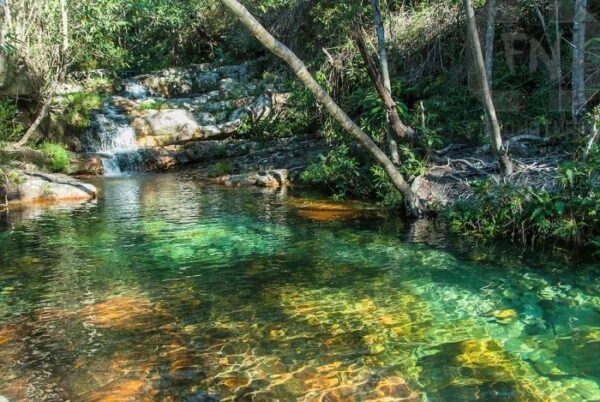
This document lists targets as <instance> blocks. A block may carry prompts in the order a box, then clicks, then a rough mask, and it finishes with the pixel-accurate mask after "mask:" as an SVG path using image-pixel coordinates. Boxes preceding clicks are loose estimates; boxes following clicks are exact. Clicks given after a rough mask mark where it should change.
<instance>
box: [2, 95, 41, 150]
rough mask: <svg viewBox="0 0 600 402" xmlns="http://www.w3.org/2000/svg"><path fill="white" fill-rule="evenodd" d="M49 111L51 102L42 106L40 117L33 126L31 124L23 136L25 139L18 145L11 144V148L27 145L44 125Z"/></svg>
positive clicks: (18, 142) (17, 143)
mask: <svg viewBox="0 0 600 402" xmlns="http://www.w3.org/2000/svg"><path fill="white" fill-rule="evenodd" d="M49 109H50V100H48V101H46V103H44V106H42V110H40V113H39V114H38V117H37V118H36V119H35V121H34V122H33V124H31V126H29V128H28V129H27V131H26V132H25V135H23V137H22V138H21V139H20V140H19V141H17V142H16V143H14V144H11V145H10V147H11V148H20V147H22V146H23V145H25V144H26V143H27V141H29V138H30V137H31V136H32V135H33V133H35V130H37V128H38V127H39V126H40V124H41V123H42V121H43V120H44V118H45V117H46V115H47V114H48V110H49Z"/></svg>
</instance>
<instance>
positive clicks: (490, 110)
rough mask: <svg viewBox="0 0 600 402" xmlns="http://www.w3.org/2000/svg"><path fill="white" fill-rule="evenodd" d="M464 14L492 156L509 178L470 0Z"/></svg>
mask: <svg viewBox="0 0 600 402" xmlns="http://www.w3.org/2000/svg"><path fill="white" fill-rule="evenodd" d="M463 4H464V7H465V12H466V14H467V27H468V36H469V41H470V44H471V51H472V52H473V59H474V64H475V72H476V74H475V75H476V77H477V81H478V82H477V83H478V84H479V88H481V98H482V100H483V104H484V106H485V109H486V115H487V119H488V120H489V129H488V136H489V137H490V142H491V145H492V151H493V152H494V156H495V157H496V159H497V160H498V163H499V164H500V168H501V170H502V173H503V174H504V176H510V175H512V173H513V164H512V161H511V159H510V157H509V156H508V152H507V150H506V148H504V145H503V144H502V135H501V133H500V124H499V123H498V117H497V115H496V108H495V106H494V101H493V100H492V93H491V91H490V86H489V84H488V79H487V74H486V70H485V63H484V60H483V52H482V50H481V42H480V41H479V33H478V32H477V23H476V21H475V11H474V10H473V4H472V2H471V0H463Z"/></svg>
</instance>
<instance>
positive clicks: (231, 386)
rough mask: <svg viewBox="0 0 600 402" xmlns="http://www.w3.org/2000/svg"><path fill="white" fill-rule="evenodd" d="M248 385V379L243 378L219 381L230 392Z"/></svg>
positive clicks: (235, 377) (229, 378) (236, 377)
mask: <svg viewBox="0 0 600 402" xmlns="http://www.w3.org/2000/svg"><path fill="white" fill-rule="evenodd" d="M249 383H250V379H249V378H248V377H245V376H233V377H228V378H225V379H223V380H222V381H221V384H222V385H224V386H225V387H226V388H227V389H228V390H230V391H235V390H237V389H238V388H241V387H245V386H246V385H248V384H249Z"/></svg>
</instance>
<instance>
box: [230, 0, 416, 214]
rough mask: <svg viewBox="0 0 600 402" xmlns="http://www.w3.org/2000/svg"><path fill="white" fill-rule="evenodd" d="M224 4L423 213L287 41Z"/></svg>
mask: <svg viewBox="0 0 600 402" xmlns="http://www.w3.org/2000/svg"><path fill="white" fill-rule="evenodd" d="M221 1H222V3H223V4H224V5H225V6H226V7H227V8H229V9H230V10H231V12H232V13H233V14H234V15H235V16H236V17H237V18H238V19H239V20H240V21H241V22H242V23H243V24H244V25H245V26H246V27H247V28H248V29H249V30H250V32H252V34H253V35H254V36H255V37H256V38H257V39H258V40H259V41H260V42H261V43H262V44H263V45H264V46H265V47H266V48H267V49H269V50H270V51H271V52H273V53H274V54H275V55H276V56H278V57H279V58H281V59H282V60H283V61H285V62H286V63H287V64H288V65H289V66H290V68H291V69H292V71H294V73H295V74H296V76H297V77H298V78H299V79H300V81H302V83H303V84H304V85H305V86H306V87H307V88H308V89H309V90H310V91H311V92H312V93H313V95H314V96H315V98H317V100H318V101H319V102H321V103H322V104H323V106H325V108H326V109H327V111H328V112H329V114H330V115H331V117H333V118H334V119H335V120H336V121H337V122H338V123H339V124H340V125H341V126H342V127H343V128H344V129H345V130H346V131H347V132H348V133H349V134H350V135H351V136H352V137H353V138H355V139H356V140H357V141H358V142H359V143H360V144H361V145H362V146H363V147H364V148H365V149H366V150H367V151H368V152H369V153H370V154H371V156H373V158H375V159H376V160H377V162H378V163H379V164H380V165H381V166H382V167H383V169H384V170H385V171H386V173H387V174H388V176H389V177H390V179H391V181H392V183H393V184H394V186H395V187H396V188H397V189H398V191H400V193H401V194H402V195H403V197H404V199H405V201H406V203H407V206H408V208H409V210H410V212H411V214H412V215H413V216H419V215H420V213H421V205H420V202H419V200H418V199H417V197H416V196H415V194H414V192H413V191H412V190H411V188H410V186H409V184H408V183H407V182H406V181H405V180H404V177H402V175H401V174H400V172H398V169H397V168H396V166H395V165H394V164H393V163H392V161H391V160H390V159H389V158H388V157H387V155H386V154H385V153H384V152H383V151H381V149H379V147H378V146H377V144H375V142H373V140H372V139H371V138H369V136H368V135H367V134H365V132H364V131H362V130H361V129H360V127H358V126H357V125H356V124H355V123H354V122H353V121H352V119H350V118H349V117H348V116H347V115H346V113H344V111H343V110H342V109H341V108H340V107H339V106H338V105H337V104H336V103H335V102H334V100H333V99H332V98H331V96H329V94H328V93H327V92H326V91H325V90H324V89H323V88H322V87H321V86H320V85H319V83H318V82H317V81H316V80H315V79H314V78H313V76H312V75H311V74H310V73H309V72H308V69H307V68H306V66H305V65H304V63H303V62H302V61H301V60H300V59H299V58H298V57H297V56H296V55H295V54H294V53H293V52H292V51H291V50H290V49H288V48H287V46H285V45H284V44H283V43H281V42H279V41H278V40H277V39H275V38H274V37H273V36H272V35H271V34H270V33H269V32H268V31H267V30H266V29H265V28H264V27H263V26H262V25H261V24H260V23H259V22H258V21H257V20H256V18H254V17H253V16H252V14H250V12H248V10H247V9H246V8H245V7H244V6H243V5H242V4H240V3H239V2H238V1H237V0H221Z"/></svg>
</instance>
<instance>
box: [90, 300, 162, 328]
mask: <svg viewBox="0 0 600 402" xmlns="http://www.w3.org/2000/svg"><path fill="white" fill-rule="evenodd" d="M83 314H84V315H85V316H86V318H87V319H89V320H91V321H93V322H94V323H95V324H96V325H98V326H100V327H104V328H116V329H124V330H133V329H139V328H143V327H148V326H150V325H152V321H153V319H155V318H160V317H161V316H163V314H162V312H161V311H160V309H157V308H155V307H153V306H152V305H151V303H150V301H149V300H147V299H145V298H133V297H129V296H117V297H112V298H110V299H107V300H105V301H102V302H100V303H96V304H94V305H92V306H89V307H86V308H85V309H84V312H83Z"/></svg>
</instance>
